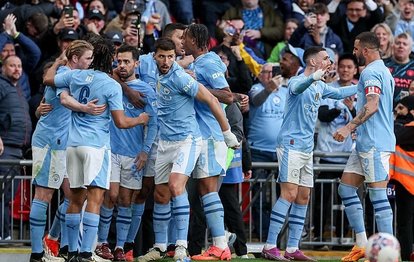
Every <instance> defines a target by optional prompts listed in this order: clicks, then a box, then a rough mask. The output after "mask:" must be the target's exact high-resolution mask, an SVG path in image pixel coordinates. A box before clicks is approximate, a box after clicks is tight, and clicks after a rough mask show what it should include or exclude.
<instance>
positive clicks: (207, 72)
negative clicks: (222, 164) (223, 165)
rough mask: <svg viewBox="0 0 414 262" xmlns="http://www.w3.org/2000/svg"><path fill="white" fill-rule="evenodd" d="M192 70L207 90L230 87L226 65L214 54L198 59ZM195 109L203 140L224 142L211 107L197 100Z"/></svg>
mask: <svg viewBox="0 0 414 262" xmlns="http://www.w3.org/2000/svg"><path fill="white" fill-rule="evenodd" d="M190 70H193V71H194V73H195V75H196V77H197V81H198V82H200V83H201V84H202V85H204V86H205V87H207V88H211V89H223V88H226V87H228V86H229V84H228V83H227V80H226V77H225V73H226V70H227V68H226V65H225V64H224V63H223V62H222V61H221V59H220V57H219V56H218V55H217V54H216V53H214V52H208V53H206V54H203V55H201V56H199V57H197V59H196V60H195V61H194V62H193V65H191V66H190ZM195 109H196V115H197V121H198V124H199V126H200V131H201V135H202V136H203V139H207V138H209V137H213V138H214V139H215V140H217V141H223V140H224V138H223V134H222V132H221V128H220V125H219V123H218V122H217V120H216V118H215V117H214V115H213V113H211V110H210V108H209V106H208V105H207V104H205V103H203V102H200V101H197V100H196V101H195Z"/></svg>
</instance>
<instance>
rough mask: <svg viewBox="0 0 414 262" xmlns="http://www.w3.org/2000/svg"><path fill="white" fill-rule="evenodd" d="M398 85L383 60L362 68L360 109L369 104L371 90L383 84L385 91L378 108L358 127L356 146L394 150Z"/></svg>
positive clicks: (364, 148) (359, 97)
mask: <svg viewBox="0 0 414 262" xmlns="http://www.w3.org/2000/svg"><path fill="white" fill-rule="evenodd" d="M394 87H395V82H394V79H393V77H392V75H391V73H390V71H389V70H388V68H387V67H386V66H385V65H384V62H383V61H382V60H375V61H373V62H371V63H370V64H369V65H367V66H366V67H365V69H364V70H363V71H362V73H361V76H360V78H359V82H358V96H357V97H358V100H357V108H358V110H361V109H362V108H363V107H364V105H365V104H366V102H367V99H366V94H367V93H370V92H372V91H373V90H374V89H375V88H379V89H380V91H381V94H380V98H379V105H378V111H377V112H376V113H375V114H374V115H373V116H371V117H370V118H369V119H368V120H367V121H366V122H365V123H363V124H362V125H361V126H359V127H358V128H357V139H356V150H357V151H358V152H368V151H369V150H371V149H372V148H375V149H376V150H378V151H381V152H394V150H395V135H394V118H393V94H394Z"/></svg>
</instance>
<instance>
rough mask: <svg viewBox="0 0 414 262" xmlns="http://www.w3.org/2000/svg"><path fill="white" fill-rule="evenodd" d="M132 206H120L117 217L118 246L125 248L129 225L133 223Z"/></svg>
mask: <svg viewBox="0 0 414 262" xmlns="http://www.w3.org/2000/svg"><path fill="white" fill-rule="evenodd" d="M131 218H132V211H131V207H130V206H129V207H121V206H118V216H117V217H116V246H117V247H122V248H124V244H125V241H126V239H127V235H128V231H129V227H130V225H131Z"/></svg>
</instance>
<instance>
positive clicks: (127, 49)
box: [116, 44, 139, 61]
mask: <svg viewBox="0 0 414 262" xmlns="http://www.w3.org/2000/svg"><path fill="white" fill-rule="evenodd" d="M128 52H130V53H131V54H132V58H133V59H134V60H135V61H137V60H138V58H139V51H138V49H137V48H136V47H133V46H130V45H126V44H123V45H121V46H120V47H119V48H118V50H117V51H116V53H117V54H119V53H128Z"/></svg>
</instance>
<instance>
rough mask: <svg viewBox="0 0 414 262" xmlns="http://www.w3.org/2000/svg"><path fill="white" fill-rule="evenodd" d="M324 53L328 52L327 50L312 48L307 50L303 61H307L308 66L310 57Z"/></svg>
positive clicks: (317, 47)
mask: <svg viewBox="0 0 414 262" xmlns="http://www.w3.org/2000/svg"><path fill="white" fill-rule="evenodd" d="M322 51H326V49H325V48H323V47H320V46H311V47H309V48H307V49H306V50H305V53H304V54H303V61H305V63H306V64H308V59H309V57H311V56H314V55H316V54H317V53H319V52H322Z"/></svg>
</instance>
